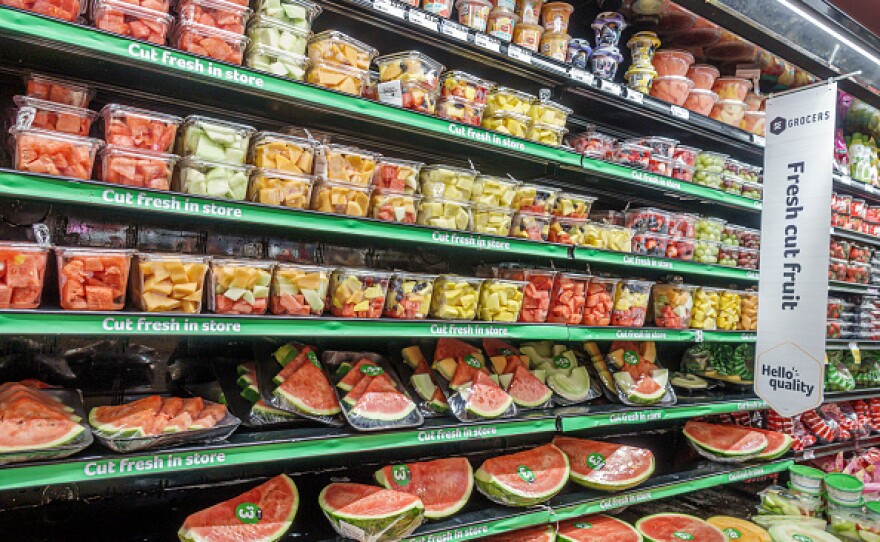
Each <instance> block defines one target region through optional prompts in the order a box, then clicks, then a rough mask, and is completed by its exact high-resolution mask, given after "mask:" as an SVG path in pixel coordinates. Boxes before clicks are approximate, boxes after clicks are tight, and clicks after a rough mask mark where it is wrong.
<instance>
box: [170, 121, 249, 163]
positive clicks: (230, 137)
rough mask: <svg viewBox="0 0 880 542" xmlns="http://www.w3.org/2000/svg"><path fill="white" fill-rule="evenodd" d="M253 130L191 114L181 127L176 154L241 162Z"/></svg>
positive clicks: (216, 160)
mask: <svg viewBox="0 0 880 542" xmlns="http://www.w3.org/2000/svg"><path fill="white" fill-rule="evenodd" d="M254 132H256V130H255V129H254V128H253V127H251V126H247V125H244V124H236V123H234V122H227V121H224V120H219V119H211V118H207V117H200V116H198V115H192V116H189V117H186V119H184V121H183V126H181V128H180V138H178V140H177V148H178V152H177V154H180V155H182V156H194V157H196V158H201V159H202V160H210V161H214V162H222V163H225V164H235V165H242V164H244V162H245V158H246V156H247V151H248V145H250V141H251V137H252V136H253V135H254Z"/></svg>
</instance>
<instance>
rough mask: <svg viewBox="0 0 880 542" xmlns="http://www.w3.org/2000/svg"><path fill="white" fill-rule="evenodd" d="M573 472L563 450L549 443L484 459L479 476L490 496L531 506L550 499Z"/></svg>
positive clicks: (479, 483) (509, 502)
mask: <svg viewBox="0 0 880 542" xmlns="http://www.w3.org/2000/svg"><path fill="white" fill-rule="evenodd" d="M569 475H570V468H569V464H568V458H567V457H566V455H565V454H564V453H562V450H560V449H559V448H557V447H556V446H554V445H552V444H545V445H543V446H539V447H537V448H533V449H531V450H526V451H522V452H517V453H514V454H508V455H502V456H499V457H493V458H491V459H487V460H486V461H484V462H483V464H482V465H481V466H480V468H479V469H478V470H477V472H476V475H475V479H476V482H477V489H479V490H480V492H481V493H482V494H483V495H485V496H486V497H487V498H488V499H489V500H491V501H493V502H497V503H499V504H505V505H508V506H531V505H534V504H538V503H542V502H545V501H547V500H550V499H551V498H552V497H553V496H555V495H556V494H557V493H559V492H560V491H561V490H562V488H563V487H564V486H565V483H566V482H567V481H568V478H569Z"/></svg>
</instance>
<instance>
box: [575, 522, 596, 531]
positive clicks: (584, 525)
mask: <svg viewBox="0 0 880 542" xmlns="http://www.w3.org/2000/svg"><path fill="white" fill-rule="evenodd" d="M574 528H575V529H592V528H593V524H592V523H587V522H586V521H578V522H577V523H575V524H574Z"/></svg>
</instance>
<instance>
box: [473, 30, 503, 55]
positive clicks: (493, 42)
mask: <svg viewBox="0 0 880 542" xmlns="http://www.w3.org/2000/svg"><path fill="white" fill-rule="evenodd" d="M474 44H476V46H477V47H482V48H483V49H488V50H490V51H494V52H496V53H500V52H501V42H500V41H498V40H497V39H495V38H493V37H491V36H489V35H487V34H483V33H482V32H477V33H476V34H474Z"/></svg>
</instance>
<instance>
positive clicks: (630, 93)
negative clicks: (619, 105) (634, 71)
mask: <svg viewBox="0 0 880 542" xmlns="http://www.w3.org/2000/svg"><path fill="white" fill-rule="evenodd" d="M626 99H627V100H629V101H631V102H635V103H637V104H640V103H644V102H645V95H644V94H642V93H641V92H639V91H638V90H633V89H631V88H628V89H626Z"/></svg>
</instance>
